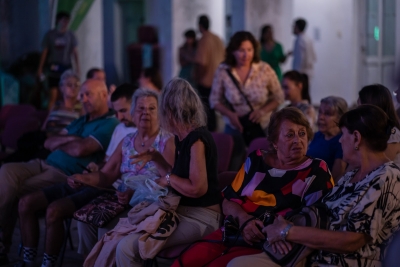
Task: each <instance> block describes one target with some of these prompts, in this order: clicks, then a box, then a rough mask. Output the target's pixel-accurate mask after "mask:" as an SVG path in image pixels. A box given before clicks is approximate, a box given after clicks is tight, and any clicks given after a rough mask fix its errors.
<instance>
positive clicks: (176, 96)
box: [159, 78, 207, 132]
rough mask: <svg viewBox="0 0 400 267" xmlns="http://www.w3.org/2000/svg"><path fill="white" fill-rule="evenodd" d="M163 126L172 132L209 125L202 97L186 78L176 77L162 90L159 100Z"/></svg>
mask: <svg viewBox="0 0 400 267" xmlns="http://www.w3.org/2000/svg"><path fill="white" fill-rule="evenodd" d="M159 106H160V108H159V111H160V122H161V127H162V128H163V129H166V130H168V131H170V132H176V130H178V131H182V130H187V129H195V128H198V127H201V126H205V125H207V118H206V112H205V110H204V106H203V103H202V102H201V100H200V97H199V96H198V95H197V93H196V91H195V90H194V89H193V88H192V86H191V85H190V84H189V83H188V82H187V81H186V80H184V79H180V78H174V79H172V80H171V81H169V82H168V84H167V85H166V86H165V87H164V90H162V92H161V96H160V101H159Z"/></svg>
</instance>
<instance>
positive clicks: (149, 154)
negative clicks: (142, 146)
mask: <svg viewBox="0 0 400 267" xmlns="http://www.w3.org/2000/svg"><path fill="white" fill-rule="evenodd" d="M160 156H161V157H162V155H161V154H160V152H158V151H157V150H155V149H154V148H153V147H151V148H149V149H148V150H147V151H145V152H142V153H140V154H137V155H132V156H130V157H129V158H131V159H133V160H132V161H131V164H138V165H139V170H141V169H143V167H144V166H145V165H146V164H147V162H150V161H157V160H158V159H159V157H160Z"/></svg>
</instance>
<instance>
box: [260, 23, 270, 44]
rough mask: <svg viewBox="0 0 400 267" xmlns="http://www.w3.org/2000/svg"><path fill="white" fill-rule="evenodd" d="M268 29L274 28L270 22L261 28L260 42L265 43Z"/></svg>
mask: <svg viewBox="0 0 400 267" xmlns="http://www.w3.org/2000/svg"><path fill="white" fill-rule="evenodd" d="M267 30H272V26H271V25H269V24H268V25H264V27H262V28H261V35H260V43H261V44H264V43H265V39H264V35H265V32H266V31H267Z"/></svg>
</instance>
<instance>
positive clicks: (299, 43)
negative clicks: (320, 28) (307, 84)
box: [293, 19, 317, 81]
mask: <svg viewBox="0 0 400 267" xmlns="http://www.w3.org/2000/svg"><path fill="white" fill-rule="evenodd" d="M306 26H307V22H306V21H305V20H304V19H297V20H296V21H295V22H294V25H293V34H294V35H296V40H295V42H294V48H293V70H297V71H298V72H300V73H304V74H307V76H308V80H309V81H310V80H311V79H312V77H313V75H314V63H315V61H316V60H317V57H316V55H315V51H314V45H313V43H312V40H311V38H309V37H308V36H307V35H306V34H305V32H304V31H305V29H306Z"/></svg>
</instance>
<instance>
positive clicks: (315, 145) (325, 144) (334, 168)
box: [307, 96, 347, 182]
mask: <svg viewBox="0 0 400 267" xmlns="http://www.w3.org/2000/svg"><path fill="white" fill-rule="evenodd" d="M346 112H347V102H346V100H344V99H343V98H341V97H337V96H328V97H325V98H323V99H322V100H321V105H320V107H319V113H318V120H317V125H318V132H317V133H315V135H314V139H313V140H312V141H311V143H310V145H309V146H308V151H307V155H308V156H311V157H314V158H320V159H323V160H325V161H326V163H327V164H328V167H329V169H330V170H331V172H332V176H333V178H334V179H335V182H337V180H338V179H339V178H340V177H342V175H343V174H344V172H345V169H346V163H345V162H344V161H343V160H342V158H343V151H342V145H341V144H340V143H339V139H340V137H341V136H342V132H341V131H340V128H339V127H338V122H339V120H340V118H341V117H342V115H343V114H344V113H346Z"/></svg>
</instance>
